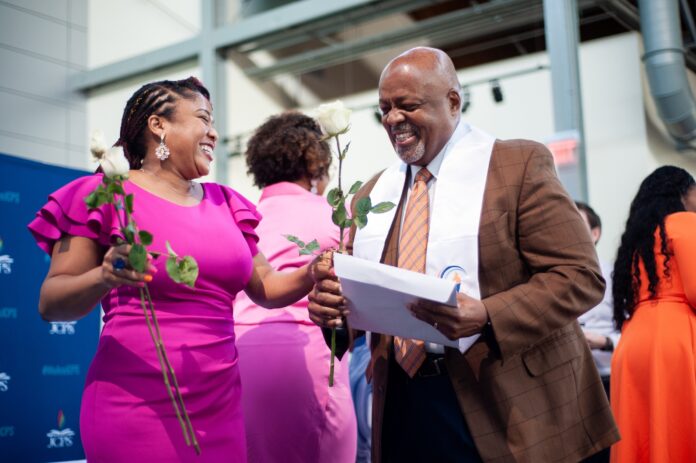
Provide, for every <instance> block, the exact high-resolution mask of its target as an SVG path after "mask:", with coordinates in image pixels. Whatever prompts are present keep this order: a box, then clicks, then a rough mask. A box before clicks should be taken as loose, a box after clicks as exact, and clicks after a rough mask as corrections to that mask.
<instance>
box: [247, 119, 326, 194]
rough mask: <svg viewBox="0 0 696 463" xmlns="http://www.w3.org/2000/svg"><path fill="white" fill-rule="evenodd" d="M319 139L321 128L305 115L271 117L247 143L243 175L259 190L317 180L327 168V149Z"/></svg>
mask: <svg viewBox="0 0 696 463" xmlns="http://www.w3.org/2000/svg"><path fill="white" fill-rule="evenodd" d="M321 138H322V132H321V127H320V126H319V124H318V123H317V122H316V121H315V120H314V119H312V118H311V117H309V116H306V115H304V114H301V113H298V112H294V111H288V112H284V113H282V114H279V115H277V116H272V117H270V118H269V119H268V120H267V121H266V122H264V123H263V125H261V126H260V127H259V128H258V129H256V132H254V135H253V136H252V137H251V139H250V140H249V143H248V144H247V150H246V163H247V167H248V170H247V172H248V173H249V174H251V175H252V176H253V177H254V184H256V185H257V186H258V187H259V188H264V187H266V186H268V185H272V184H274V183H278V182H293V181H296V180H299V179H301V178H309V179H312V180H314V179H317V180H318V179H320V178H322V177H324V176H326V175H327V174H328V172H329V166H331V150H330V149H329V145H328V143H326V141H322V139H321Z"/></svg>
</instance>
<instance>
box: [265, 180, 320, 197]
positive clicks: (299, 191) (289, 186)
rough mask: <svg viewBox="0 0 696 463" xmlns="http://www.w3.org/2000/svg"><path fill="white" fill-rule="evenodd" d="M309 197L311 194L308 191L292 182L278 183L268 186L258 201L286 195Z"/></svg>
mask: <svg viewBox="0 0 696 463" xmlns="http://www.w3.org/2000/svg"><path fill="white" fill-rule="evenodd" d="M305 194H307V195H311V194H313V193H310V192H309V191H307V190H305V189H304V188H302V187H301V186H300V185H298V184H297V183H293V182H278V183H274V184H273V185H268V186H267V187H265V188H264V189H263V190H262V191H261V198H260V199H259V201H262V200H264V199H266V198H270V197H273V196H287V195H305Z"/></svg>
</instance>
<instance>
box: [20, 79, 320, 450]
mask: <svg viewBox="0 0 696 463" xmlns="http://www.w3.org/2000/svg"><path fill="white" fill-rule="evenodd" d="M217 138H218V134H217V132H216V131H215V129H214V127H213V120H212V107H211V104H210V101H209V94H208V91H207V90H206V89H205V88H204V87H203V86H202V85H201V84H200V82H199V81H198V80H196V79H195V78H189V79H186V80H181V81H160V82H154V83H150V84H147V85H145V86H143V87H141V88H140V89H139V90H138V91H136V92H135V94H134V95H133V96H132V97H131V98H130V100H129V101H128V103H127V105H126V108H125V110H124V113H123V118H122V122H121V133H120V138H119V140H118V142H117V145H120V146H122V147H123V149H124V152H125V154H126V157H127V158H128V160H129V162H130V167H131V169H132V170H131V171H130V174H129V180H128V181H127V182H126V183H125V189H126V192H127V193H134V195H135V208H134V209H135V212H134V219H135V221H136V222H137V223H138V225H139V226H140V227H141V228H142V229H144V230H148V231H150V232H151V233H153V235H154V237H155V241H154V243H153V244H152V246H150V249H152V250H158V251H164V250H165V243H164V242H165V240H167V241H169V242H170V243H171V244H172V247H173V248H174V249H175V250H176V251H177V253H179V254H181V255H192V256H193V257H195V258H196V260H197V261H198V264H199V267H200V274H199V277H198V280H197V282H196V285H195V288H193V289H191V288H188V287H186V286H184V285H180V284H176V283H174V282H172V281H171V280H170V279H169V277H168V276H167V272H166V271H165V268H164V267H165V265H164V264H165V263H164V261H163V259H161V258H160V259H154V260H152V261H151V263H150V268H149V269H148V271H147V273H144V274H141V273H137V272H135V271H134V270H132V269H130V268H129V267H126V268H123V269H119V268H118V267H119V265H118V263H119V262H120V260H126V259H127V254H128V248H127V247H126V246H112V244H113V243H114V241H115V239H116V238H117V236H118V233H119V232H118V227H119V226H118V219H117V217H116V215H115V212H114V210H113V208H111V206H108V205H105V206H102V207H100V208H98V209H96V210H92V211H88V210H87V207H86V205H85V202H84V198H85V196H87V194H89V193H90V192H91V191H93V190H94V188H95V187H96V186H97V185H98V184H99V183H100V182H101V175H100V174H96V175H93V176H88V177H83V178H80V179H77V180H75V181H73V182H71V183H70V184H68V185H66V186H65V187H63V188H61V189H59V190H58V191H56V192H55V193H53V194H52V195H50V197H49V201H48V203H47V204H46V205H45V206H44V207H43V208H42V209H41V210H40V211H39V212H38V214H37V217H36V219H35V220H34V221H33V222H32V223H31V224H30V225H29V228H30V230H31V232H32V233H33V234H34V236H35V238H36V240H37V242H38V244H39V246H40V247H41V248H42V249H44V250H45V251H46V252H48V253H50V254H51V256H52V259H51V266H50V269H49V272H48V275H47V276H46V279H45V281H44V283H43V286H42V288H41V297H40V302H39V306H40V307H39V310H40V312H41V315H42V317H43V318H45V319H46V320H51V321H58V320H60V321H65V320H75V319H78V318H80V317H82V316H84V315H86V314H87V313H88V312H90V311H91V310H93V308H94V306H95V305H96V304H97V303H98V302H100V301H101V303H102V307H103V309H104V328H103V331H102V334H101V337H100V341H99V345H98V348H97V353H96V355H95V358H94V360H93V362H92V365H91V367H90V369H89V372H88V374H87V380H86V384H85V390H84V393H83V398H82V409H81V416H80V430H81V434H82V436H81V437H82V441H83V446H84V449H85V453H86V456H87V460H88V461H90V462H110V461H113V462H135V461H148V462H160V461H161V462H172V461H196V462H204V461H205V462H216V463H217V462H222V461H234V462H243V461H246V440H245V433H244V421H243V415H242V408H241V386H240V378H239V369H238V355H237V350H236V347H235V342H234V329H233V318H232V305H233V300H234V298H235V296H236V295H237V293H239V292H240V291H244V292H246V293H247V294H248V295H249V296H250V297H251V298H252V299H254V300H256V301H257V302H258V303H259V304H261V305H263V306H266V307H282V306H286V305H287V304H290V303H293V302H294V301H296V300H297V299H299V298H301V297H302V296H304V295H305V294H306V293H307V292H308V291H309V290H310V289H311V287H312V285H313V279H312V277H311V275H312V273H311V272H310V266H308V265H307V266H304V267H302V268H299V269H297V270H296V271H294V272H291V273H279V272H275V271H274V270H273V269H272V268H271V267H270V265H269V264H268V262H267V261H266V259H265V257H264V256H263V255H262V254H261V253H259V252H258V250H257V247H256V242H257V240H258V237H257V235H256V233H255V231H254V228H255V227H256V226H257V224H258V222H259V219H260V215H259V214H258V213H257V212H256V210H255V208H254V206H253V205H252V204H251V203H250V202H248V201H247V200H246V199H244V198H243V197H242V196H240V195H239V194H237V193H236V192H235V191H234V190H232V189H230V188H227V187H224V186H221V185H218V184H214V183H196V182H193V179H195V178H198V177H201V176H203V175H206V174H208V172H209V165H210V163H211V161H212V160H213V156H212V153H213V149H214V147H215V144H216V142H217ZM158 147H160V149H159V150H157V148H158ZM164 147H166V148H167V149H163V148H164ZM167 151H168V154H169V156H163V154H167ZM157 154H159V156H158V155H157ZM114 263H116V264H117V265H116V268H114ZM311 271H312V272H316V271H318V270H317V265H313V266H312V267H311ZM143 282H149V286H150V288H151V293H152V296H153V300H154V306H155V310H156V312H157V315H158V319H159V323H160V327H161V333H162V337H163V339H164V343H165V345H166V348H167V352H168V356H169V359H170V361H171V363H172V366H173V368H174V370H175V372H176V374H177V377H178V380H179V386H180V389H181V393H182V395H183V399H184V402H185V404H186V408H187V410H188V413H189V416H190V418H191V422H192V424H193V427H194V428H195V430H196V436H197V439H198V442H199V445H200V448H201V452H202V454H201V455H200V456H198V457H197V456H196V454H195V452H194V449H193V447H187V446H186V444H185V441H184V437H183V435H182V430H181V428H180V426H179V423H178V421H177V418H176V415H175V412H174V410H173V408H172V404H171V402H170V400H169V396H168V393H167V391H166V388H165V386H164V384H163V380H162V373H161V370H160V366H159V362H158V360H157V355H156V351H155V348H154V345H153V342H152V340H151V338H150V335H149V333H148V331H147V326H146V324H145V320H144V316H143V313H142V309H141V307H140V300H139V292H138V287H139V286H141V285H142V284H143Z"/></svg>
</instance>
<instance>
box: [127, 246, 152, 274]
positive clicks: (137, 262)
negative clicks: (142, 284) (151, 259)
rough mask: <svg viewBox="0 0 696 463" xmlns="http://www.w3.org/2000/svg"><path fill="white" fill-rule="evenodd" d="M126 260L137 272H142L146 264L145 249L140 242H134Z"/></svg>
mask: <svg viewBox="0 0 696 463" xmlns="http://www.w3.org/2000/svg"><path fill="white" fill-rule="evenodd" d="M128 262H130V265H131V267H133V269H135V270H136V271H137V272H140V273H143V272H144V271H145V266H146V265H147V251H146V250H145V246H143V245H142V244H134V245H133V246H131V250H130V252H129V253H128Z"/></svg>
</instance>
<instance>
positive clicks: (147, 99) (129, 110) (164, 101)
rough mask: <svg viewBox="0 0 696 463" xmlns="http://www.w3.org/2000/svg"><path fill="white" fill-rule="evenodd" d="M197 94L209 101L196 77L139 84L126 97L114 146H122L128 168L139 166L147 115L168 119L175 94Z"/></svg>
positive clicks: (174, 101) (188, 95)
mask: <svg viewBox="0 0 696 463" xmlns="http://www.w3.org/2000/svg"><path fill="white" fill-rule="evenodd" d="M197 94H200V95H202V96H204V97H205V98H206V99H207V100H208V101H210V92H208V90H207V89H206V88H205V87H204V86H203V84H202V83H201V81H200V80H198V79H196V78H195V77H189V78H188V79H183V80H161V81H158V82H151V83H149V84H145V85H143V86H142V87H140V88H139V89H138V90H137V91H136V92H135V93H134V94H133V95H132V96H131V97H130V99H129V100H128V103H126V107H125V108H124V110H123V116H122V117H121V133H120V136H119V139H118V141H116V143H115V144H114V146H122V147H123V152H124V154H125V156H126V159H128V162H129V163H130V168H131V169H140V166H141V165H142V163H143V160H144V159H145V155H146V153H147V148H146V142H145V133H146V132H145V129H146V127H147V120H148V118H149V117H150V116H152V115H156V116H161V117H163V118H165V119H170V118H171V117H172V114H174V109H175V108H176V101H177V100H178V99H179V98H186V99H192V98H194V97H195V95H197Z"/></svg>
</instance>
